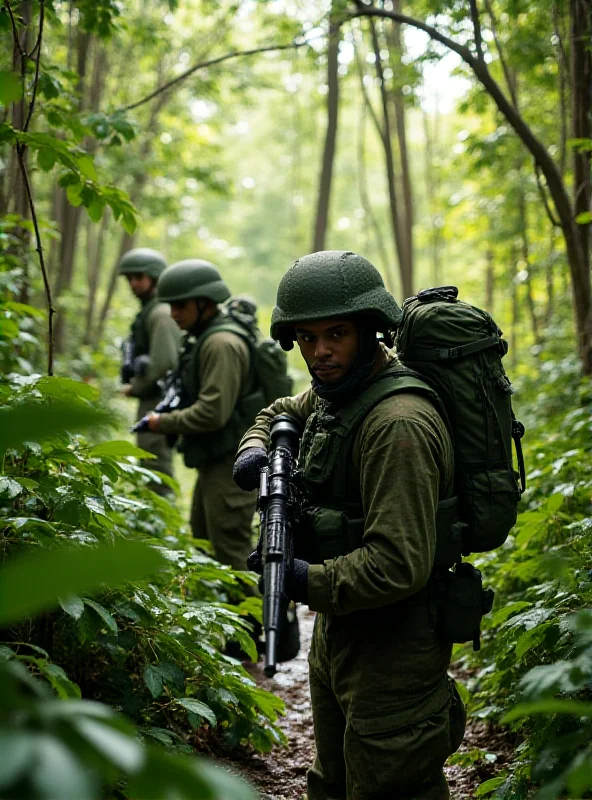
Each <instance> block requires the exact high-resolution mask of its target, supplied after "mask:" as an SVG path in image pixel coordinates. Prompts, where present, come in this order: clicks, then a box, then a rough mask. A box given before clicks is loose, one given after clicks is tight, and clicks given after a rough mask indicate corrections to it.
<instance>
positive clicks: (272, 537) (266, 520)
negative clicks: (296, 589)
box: [257, 414, 301, 677]
mask: <svg viewBox="0 0 592 800" xmlns="http://www.w3.org/2000/svg"><path fill="white" fill-rule="evenodd" d="M300 433H301V430H300V427H299V425H298V423H297V422H296V420H295V419H293V417H290V416H289V415H288V414H280V415H279V416H278V417H276V419H275V420H274V422H273V424H272V426H271V449H270V451H269V459H268V464H269V465H268V466H267V467H263V469H262V470H261V476H260V484H259V500H258V506H257V507H258V509H259V513H260V516H261V527H260V534H259V542H258V544H257V552H258V554H259V557H260V559H261V563H262V565H263V628H264V630H265V667H264V669H263V671H264V672H265V674H266V675H267V676H268V677H272V676H273V675H275V673H276V671H277V646H278V636H279V632H280V627H281V625H282V624H283V623H284V621H285V619H286V611H287V606H288V599H287V597H286V594H285V591H284V590H285V584H286V576H287V575H289V574H290V572H291V571H292V569H293V567H294V539H293V527H294V526H295V522H296V520H297V515H298V513H299V508H300V503H299V502H298V497H297V490H296V487H295V484H294V480H293V477H294V470H295V467H296V458H297V456H298V448H299V441H300Z"/></svg>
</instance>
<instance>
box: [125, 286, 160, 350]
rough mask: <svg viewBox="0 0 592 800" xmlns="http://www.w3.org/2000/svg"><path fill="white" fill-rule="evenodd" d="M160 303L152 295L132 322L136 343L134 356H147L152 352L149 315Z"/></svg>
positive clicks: (134, 341) (132, 332)
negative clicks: (148, 323)
mask: <svg viewBox="0 0 592 800" xmlns="http://www.w3.org/2000/svg"><path fill="white" fill-rule="evenodd" d="M157 305H158V300H157V299H156V297H151V298H150V300H148V302H147V303H144V305H143V306H142V308H141V310H140V312H139V313H138V314H137V316H136V318H135V319H134V321H133V322H132V327H131V338H132V340H133V343H134V357H136V356H145V355H148V353H149V352H150V335H149V333H148V326H147V322H148V317H149V316H150V314H151V313H152V310H153V309H154V308H156V306H157Z"/></svg>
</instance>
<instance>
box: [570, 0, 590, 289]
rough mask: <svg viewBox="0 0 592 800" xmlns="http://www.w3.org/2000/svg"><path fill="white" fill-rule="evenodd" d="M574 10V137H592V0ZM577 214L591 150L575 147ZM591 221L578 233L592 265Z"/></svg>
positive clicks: (585, 201) (575, 1)
mask: <svg viewBox="0 0 592 800" xmlns="http://www.w3.org/2000/svg"><path fill="white" fill-rule="evenodd" d="M570 10H571V49H570V52H571V114H572V138H574V139H588V140H589V139H590V138H592V123H591V117H590V99H591V98H590V87H591V82H592V51H591V49H590V35H591V30H590V20H591V18H592V17H591V14H592V0H570ZM572 169H573V194H574V201H573V202H574V214H575V216H576V217H577V216H578V214H589V213H590V211H591V208H590V200H591V197H592V195H591V193H590V152H589V150H588V149H584V148H582V149H579V148H577V147H574V148H573V160H572ZM589 230H590V223H589V222H585V223H583V224H580V225H578V227H577V235H578V238H579V240H580V247H581V249H582V251H583V254H584V264H587V267H588V274H589V269H590V243H589Z"/></svg>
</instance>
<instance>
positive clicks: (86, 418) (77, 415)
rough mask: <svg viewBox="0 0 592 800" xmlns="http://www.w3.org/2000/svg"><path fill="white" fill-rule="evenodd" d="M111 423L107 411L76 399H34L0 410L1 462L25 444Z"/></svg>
mask: <svg viewBox="0 0 592 800" xmlns="http://www.w3.org/2000/svg"><path fill="white" fill-rule="evenodd" d="M49 380H51V379H49ZM72 383H75V381H72ZM108 421H110V415H109V414H108V413H107V412H106V411H104V410H102V409H99V408H93V407H92V406H90V405H88V404H85V403H81V402H80V401H77V400H76V399H63V398H59V397H56V398H55V399H52V400H51V401H49V399H46V400H41V401H39V400H37V399H34V398H31V399H28V400H26V401H24V402H22V403H19V404H18V405H14V406H8V407H4V408H0V459H1V458H3V457H4V454H5V453H6V451H7V450H8V449H9V448H19V447H22V446H23V444H24V443H25V442H30V441H34V442H42V441H45V440H46V439H51V438H53V437H55V436H56V435H59V434H61V433H65V432H66V431H70V432H71V433H75V432H79V431H82V430H85V429H86V428H90V427H94V426H99V425H104V424H105V423H107V422H108Z"/></svg>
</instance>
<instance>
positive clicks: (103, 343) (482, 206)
mask: <svg viewBox="0 0 592 800" xmlns="http://www.w3.org/2000/svg"><path fill="white" fill-rule="evenodd" d="M405 14H409V15H412V16H409V17H405V19H403V16H402V15H405ZM397 19H399V20H403V21H404V22H406V23H407V24H406V25H404V26H400V25H398V24H396V21H397ZM589 25H590V2H589V0H572V2H567V0H541V1H540V2H536V3H532V2H526V1H525V0H483V2H475V1H474V0H471V2H469V3H464V4H459V3H457V2H454V1H453V0H429V1H426V2H424V1H423V0H422V2H419V3H414V4H413V6H412V7H411V6H410V7H409V9H407V8H406V7H405V5H404V4H402V3H401V2H400V0H392V2H388V0H387V2H384V3H383V2H376V3H374V4H372V3H370V2H355V1H353V0H352V2H349V0H333V2H329V0H319V1H318V2H315V3H310V2H306V1H305V0H294V1H293V2H288V1H287V0H286V2H283V0H274V2H271V3H268V2H246V1H245V2H240V1H239V0H236V2H233V1H232V0H227V2H215V1H214V0H186V1H185V2H182V3H181V2H176V0H168V2H160V0H153V1H152V2H145V0H125V2H122V3H114V2H112V0H98V1H97V0H94V1H93V0H73V1H71V2H65V0H4V2H3V4H2V6H1V7H0V45H1V48H0V52H1V53H2V55H1V56H0V371H1V373H2V376H3V377H2V382H1V383H0V395H1V404H2V408H1V409H0V414H2V415H3V416H2V426H1V428H2V431H1V433H0V445H1V447H2V453H3V461H2V474H1V477H0V518H1V519H2V531H3V535H2V548H3V558H2V562H3V567H2V569H3V578H2V582H3V585H4V586H8V587H9V588H10V587H12V588H10V592H9V596H7V594H6V591H5V590H0V621H1V622H2V625H3V631H2V640H3V642H4V644H3V645H2V649H1V650H0V657H1V658H2V666H1V669H0V692H2V696H3V700H4V701H5V702H3V704H2V705H3V710H2V717H1V719H0V737H1V738H2V741H3V743H5V744H6V746H7V747H8V746H10V747H11V750H10V753H11V757H10V758H8V759H5V760H3V764H2V766H1V767H0V791H6V790H8V789H9V788H10V791H11V796H15V797H28V796H31V792H33V791H34V792H36V793H37V795H38V796H42V797H45V796H46V797H48V798H49V797H51V796H54V795H55V787H56V780H58V777H57V776H58V773H59V775H62V776H67V778H68V781H70V783H62V784H60V796H61V797H72V798H76V800H78V798H79V797H80V796H82V794H84V796H89V797H91V796H96V797H102V796H113V797H125V796H128V794H129V792H132V796H133V792H134V791H135V792H136V793H140V794H141V796H142V797H151V796H154V797H164V796H171V797H173V796H174V797H177V796H186V795H187V796H192V797H199V796H203V797H210V796H211V797H216V796H220V797H228V798H230V797H231V796H233V795H232V792H238V794H236V795H235V796H237V797H238V796H241V797H242V796H247V795H245V794H240V792H243V793H244V792H246V791H248V790H247V789H245V788H236V784H235V783H234V781H233V780H232V779H231V778H228V777H227V776H226V775H225V774H222V775H220V774H218V773H214V772H212V771H211V769H210V765H209V764H201V765H200V766H199V767H197V766H196V765H195V761H193V760H191V759H190V758H189V756H188V754H189V753H190V752H193V750H194V749H197V750H207V749H208V748H209V747H210V746H215V747H221V746H226V747H235V746H237V745H239V744H242V745H247V746H251V747H255V748H256V749H259V750H267V749H269V748H270V747H271V746H272V745H274V744H279V743H281V740H282V735H281V734H280V732H279V730H278V729H277V727H276V726H275V724H274V723H275V720H276V718H277V714H278V713H280V712H281V703H280V702H279V701H278V700H277V698H274V696H273V695H269V694H267V693H265V692H262V691H261V690H259V689H257V687H256V686H255V685H254V684H253V682H252V680H251V679H250V677H249V676H248V674H247V673H246V672H245V671H244V669H243V668H242V667H241V666H240V664H238V663H237V662H235V661H233V660H229V659H227V658H226V657H225V656H224V655H223V654H222V652H223V649H224V644H225V642H227V641H228V640H230V639H236V640H238V641H239V642H240V644H241V645H242V646H243V648H244V649H245V650H247V651H249V648H252V643H251V641H250V639H249V637H248V635H247V634H248V631H247V624H246V622H245V620H246V616H247V614H254V615H255V616H257V614H258V613H259V609H258V607H257V602H256V601H253V600H252V599H247V598H246V597H245V596H244V594H243V592H242V589H241V587H242V585H243V582H244V581H248V580H249V578H248V577H245V575H244V574H238V573H235V572H233V571H232V570H230V569H228V568H226V567H222V566H221V565H219V564H217V563H216V562H215V561H213V559H212V558H211V557H210V556H209V555H208V553H209V550H208V545H207V543H203V542H195V541H193V540H192V539H191V538H190V537H189V536H188V535H187V533H186V529H185V526H184V523H183V519H182V516H181V514H180V512H179V510H178V509H177V508H176V507H175V506H173V505H171V504H169V503H168V502H167V501H165V500H162V499H160V498H159V497H158V496H156V495H155V494H154V493H153V492H151V491H150V489H149V488H148V482H149V473H148V472H147V471H146V470H144V469H142V468H141V467H139V466H138V463H137V459H138V456H139V455H141V453H140V452H139V451H138V450H137V449H135V448H134V447H133V446H132V445H131V444H130V443H129V441H128V440H127V438H128V437H127V436H126V437H125V440H124V439H123V438H122V436H123V435H122V434H121V431H122V430H123V429H125V427H126V424H127V421H128V419H127V416H126V415H127V414H128V413H129V412H126V411H125V410H124V405H123V402H122V401H117V400H116V399H114V395H115V393H116V389H117V377H116V376H117V370H118V358H119V354H118V342H119V341H120V339H121V337H122V336H123V335H124V334H125V332H126V329H127V327H128V325H129V322H130V321H131V318H132V317H133V314H134V313H135V311H134V309H133V307H132V304H130V302H129V297H128V295H127V294H126V293H125V290H126V288H127V287H120V286H118V284H117V280H116V277H117V272H116V265H117V262H118V260H119V258H120V256H121V255H122V254H123V253H125V252H126V250H128V249H129V248H130V247H132V246H135V245H150V246H153V247H156V248H158V249H161V250H162V251H163V252H164V253H165V254H166V256H167V257H168V259H169V261H171V262H172V261H174V260H177V259H180V258H187V257H202V258H207V259H210V260H212V261H213V262H214V263H216V264H217V265H219V266H220V268H221V269H222V271H223V273H224V275H225V278H227V280H228V282H229V283H230V285H231V287H232V289H233V291H234V292H247V293H249V294H253V295H255V296H256V299H257V301H258V302H259V303H260V305H261V321H262V322H264V321H265V320H267V319H268V318H269V311H270V306H271V304H272V303H273V299H274V295H275V288H276V286H277V282H278V279H279V277H280V276H281V274H282V273H283V271H284V270H285V268H286V267H287V266H288V265H289V264H290V263H291V262H292V261H293V259H294V258H295V257H297V256H298V255H301V254H302V253H303V252H307V251H309V250H310V249H311V243H314V245H315V246H320V247H326V248H329V247H335V248H341V249H343V248H350V247H351V249H356V250H359V251H361V252H363V253H364V254H365V255H368V256H369V257H370V258H371V260H373V261H374V262H375V263H376V264H377V266H378V267H379V269H380V270H381V272H382V273H383V275H384V278H385V281H386V283H387V285H388V286H389V288H390V289H391V290H392V291H393V292H394V293H395V296H396V297H397V298H401V299H402V295H403V294H405V293H410V292H411V291H415V290H416V289H418V288H419V287H421V286H422V285H423V286H425V285H427V284H434V283H435V284H437V283H457V284H458V285H459V286H460V289H461V296H462V297H463V299H467V300H469V301H472V302H475V303H476V304H477V305H481V306H483V307H485V308H487V310H488V311H490V312H492V313H493V315H494V316H495V318H496V320H497V321H498V323H499V324H500V325H501V327H502V328H503V329H504V331H505V335H506V338H508V340H509V343H510V352H509V355H508V357H507V361H508V363H507V364H506V367H507V369H508V372H509V374H510V376H511V377H512V379H513V381H514V384H515V388H516V400H515V407H516V410H517V413H518V416H519V417H521V418H522V420H523V421H524V423H525V424H526V427H527V436H526V438H525V440H524V441H525V448H526V458H527V464H528V484H529V488H528V490H527V492H526V494H525V496H524V498H523V501H522V508H521V514H520V517H519V520H518V524H517V526H516V528H515V530H514V531H513V534H512V536H511V537H510V539H509V541H508V543H507V544H506V546H504V547H503V548H501V549H500V550H499V551H496V552H495V553H492V554H489V555H487V556H484V557H482V558H479V559H476V560H475V563H476V564H477V565H478V566H479V567H480V568H482V570H483V572H484V574H485V577H486V583H487V584H488V585H491V586H492V587H493V588H494V589H495V590H496V604H495V608H494V613H493V615H492V616H491V618H490V619H489V620H488V622H487V623H486V631H485V634H484V644H483V648H482V651H481V652H480V653H479V654H475V655H473V654H468V653H467V652H465V650H463V649H459V651H458V657H459V659H461V662H462V665H463V667H464V670H465V673H466V675H467V676H468V677H467V681H466V689H465V695H466V699H467V700H468V701H469V708H470V712H471V714H473V715H474V716H475V717H477V718H479V719H482V720H485V721H487V722H488V724H489V723H490V724H492V725H498V726H499V725H501V726H503V728H504V729H505V730H508V731H509V732H510V733H509V735H510V736H511V737H512V739H511V740H512V742H513V743H514V745H515V749H514V755H515V758H514V761H513V763H512V765H511V766H510V768H509V769H508V770H507V774H501V775H496V776H495V777H494V778H493V779H491V780H490V781H488V782H486V783H485V784H483V785H482V786H481V787H480V789H479V790H478V794H479V796H487V795H492V796H493V795H495V796H497V797H500V798H510V797H512V798H518V797H529V796H531V795H532V794H533V792H535V791H537V790H538V789H540V791H539V797H540V798H554V797H559V796H566V797H570V798H578V797H582V796H584V795H585V793H586V792H587V791H592V778H591V775H592V750H591V746H590V740H591V733H592V731H591V729H590V719H592V697H591V692H592V617H591V612H590V607H591V599H592V598H591V596H590V595H591V587H592V583H591V581H590V574H589V569H590V565H591V564H592V552H591V546H590V542H591V541H592V539H591V536H590V534H591V533H592V506H591V490H592V475H591V460H592V459H591V441H592V437H591V436H590V433H591V432H592V431H591V424H590V421H591V404H592V398H591V396H590V386H589V378H584V379H583V378H582V374H586V373H589V372H590V370H591V369H592V360H591V356H590V353H591V352H592V350H591V347H592V344H591V343H592V311H591V309H592V303H591V295H590V271H589V250H590V248H589V242H588V236H589V227H590V222H591V220H592V217H591V208H590V152H591V151H592V133H591V127H590V126H591V120H590V111H589V110H590V101H589V86H590V84H591V81H590V78H591V77H592V66H591V64H592V55H591V53H590V47H589V41H590V36H589V33H590V28H589ZM421 31H423V32H421ZM434 32H435V34H434ZM256 51H259V52H256ZM450 51H452V52H455V53H456V55H457V59H456V61H452V60H451V58H452V57H451V56H450V55H449V52H450ZM245 52H247V53H250V55H240V53H245ZM450 72H452V73H453V75H452V76H450ZM452 95H454V97H453V98H452V101H451V97H452ZM48 366H49V370H48ZM293 367H294V370H295V376H296V378H297V379H299V378H300V377H301V375H300V374H299V373H298V372H297V362H296V361H295V360H294V361H293ZM47 371H49V372H52V371H55V372H56V374H57V375H58V376H59V377H57V378H48V377H42V376H41V374H42V373H43V372H47ZM116 430H117V432H115V431H116ZM113 436H114V437H115V441H109V440H110V438H112V437H113ZM161 479H162V480H166V477H165V476H161ZM176 490H177V491H178V487H176ZM137 540H139V541H140V542H141V543H142V544H141V545H140V547H141V550H138V552H137V553H133V552H132V550H129V551H127V552H126V548H128V547H133V546H134V543H135V542H136V541H137ZM142 545H143V546H142ZM114 553H121V557H120V558H119V557H118V559H117V563H118V564H119V565H120V566H121V571H119V572H118V571H117V570H116V569H115V568H114V567H115V565H114V559H113V558H110V557H109V556H108V555H106V554H111V556H113V554H114ZM140 553H141V555H140ZM17 557H21V558H23V559H30V560H24V561H22V562H21V563H19V561H18V560H17ZM68 559H70V561H68ZM154 559H157V560H154ZM91 563H92V565H93V566H92V569H90V566H89V565H90V564H91ZM68 564H70V566H69V567H68ZM60 565H61V566H60ZM100 565H102V566H101V568H100V569H99V566H100ZM143 565H144V566H143ZM103 567H104V569H105V571H104V572H101V569H103ZM128 570H129V572H128ZM133 570H135V572H133ZM122 571H123V572H124V573H125V577H126V578H127V580H126V581H123V582H122V577H123V574H122ZM148 573H150V575H149V576H148ZM49 575H54V576H56V577H58V576H59V582H60V583H61V586H59V585H58V586H56V582H55V581H54V582H53V583H52V582H51V581H50V580H49V578H48V576H49ZM93 575H94V576H95V577H94V578H93V577H92V576H93ZM147 576H148V577H147ZM87 578H88V580H87ZM91 578H92V580H91ZM74 579H75V580H74ZM70 580H72V581H73V582H72V583H69V581H70ZM24 586H31V587H34V588H35V591H33V590H32V589H31V591H26V592H24V591H23V587H24ZM237 603H238V605H237ZM9 698H11V699H10V702H8V699H9ZM111 709H116V712H117V713H116V712H115V711H113V710H111ZM123 715H125V716H123ZM8 731H10V732H11V733H10V738H8ZM17 734H18V735H17ZM3 747H4V744H3ZM457 758H459V759H461V763H462V759H465V761H466V759H467V755H466V754H462V757H461V756H458V757H457ZM468 758H469V760H470V758H474V759H477V760H478V759H480V758H483V753H479V752H477V753H473V754H472V755H471V754H469V756H468ZM32 764H38V765H40V766H39V768H36V769H31V768H30V765H32ZM126 785H127V788H125V786H126ZM537 787H538V788H537ZM541 787H542V788H541ZM83 789H84V791H83ZM175 792H176V794H175ZM81 793H82V794H81ZM109 793H110V794H109ZM126 793H128V794H126ZM37 795H36V796H37Z"/></svg>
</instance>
